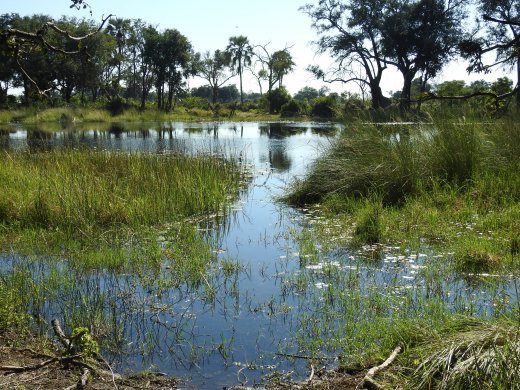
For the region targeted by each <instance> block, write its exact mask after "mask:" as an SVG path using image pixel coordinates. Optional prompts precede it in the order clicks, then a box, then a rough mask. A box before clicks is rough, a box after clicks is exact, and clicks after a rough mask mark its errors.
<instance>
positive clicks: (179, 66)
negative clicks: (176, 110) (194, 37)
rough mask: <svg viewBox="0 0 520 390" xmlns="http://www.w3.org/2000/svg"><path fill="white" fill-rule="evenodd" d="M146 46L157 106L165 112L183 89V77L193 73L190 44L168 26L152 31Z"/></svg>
mask: <svg viewBox="0 0 520 390" xmlns="http://www.w3.org/2000/svg"><path fill="white" fill-rule="evenodd" d="M148 45H149V46H148V48H147V49H148V52H147V56H148V58H147V60H149V61H150V63H151V66H152V72H153V74H154V81H155V90H156V93H157V108H159V109H160V110H164V111H168V110H171V109H172V108H173V102H174V98H176V97H177V96H178V95H179V94H180V93H181V92H182V91H183V87H184V85H185V83H184V78H186V77H188V76H189V75H194V74H195V70H194V68H193V66H192V65H193V63H192V61H191V60H192V56H193V51H192V47H191V43H190V42H189V41H188V39H187V38H186V37H185V36H184V35H182V34H181V33H180V32H179V31H177V30H172V29H168V30H165V31H164V32H163V33H160V34H157V35H154V34H152V35H151V37H150V40H149V41H148Z"/></svg>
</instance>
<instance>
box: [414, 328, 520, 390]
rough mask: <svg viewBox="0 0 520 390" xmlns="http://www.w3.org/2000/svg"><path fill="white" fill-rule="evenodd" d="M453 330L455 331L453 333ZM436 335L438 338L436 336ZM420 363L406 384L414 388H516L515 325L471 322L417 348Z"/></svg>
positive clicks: (519, 381)
mask: <svg viewBox="0 0 520 390" xmlns="http://www.w3.org/2000/svg"><path fill="white" fill-rule="evenodd" d="M454 330H455V331H454ZM439 336H440V337H439ZM413 353H414V354H415V357H416V358H417V357H419V358H420V360H421V363H420V364H419V365H418V367H417V368H416V370H415V372H414V373H413V375H412V378H411V379H412V380H411V381H410V388H416V389H427V388H428V389H430V388H435V389H450V390H451V389H460V390H462V389H464V390H466V389H467V390H471V389H517V388H518V387H519V386H520V372H519V371H518V365H519V364H520V340H519V334H518V325H517V324H511V323H503V322H497V323H488V322H482V321H471V322H468V321H466V322H464V323H461V324H459V326H458V327H452V328H451V329H450V330H449V332H448V334H442V333H441V334H440V335H438V337H436V338H433V339H430V340H428V341H426V342H424V343H423V344H422V345H420V346H418V347H417V348H416V349H415V350H414V351H413Z"/></svg>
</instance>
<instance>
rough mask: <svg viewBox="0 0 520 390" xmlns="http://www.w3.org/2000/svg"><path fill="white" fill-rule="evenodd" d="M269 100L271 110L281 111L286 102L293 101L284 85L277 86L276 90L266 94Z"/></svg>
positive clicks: (274, 111)
mask: <svg viewBox="0 0 520 390" xmlns="http://www.w3.org/2000/svg"><path fill="white" fill-rule="evenodd" d="M266 98H267V100H268V101H269V108H270V112H273V113H279V112H280V110H281V109H282V107H283V105H284V104H287V103H289V102H290V101H291V95H289V92H287V90H286V89H285V88H284V87H280V88H276V89H275V90H273V91H271V92H269V93H267V94H266Z"/></svg>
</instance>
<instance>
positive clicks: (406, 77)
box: [399, 71, 415, 111]
mask: <svg viewBox="0 0 520 390" xmlns="http://www.w3.org/2000/svg"><path fill="white" fill-rule="evenodd" d="M401 73H402V74H403V90H402V91H401V100H400V102H399V108H400V109H401V110H402V111H408V110H410V100H411V92H412V80H413V78H414V76H415V74H414V73H413V72H410V71H401Z"/></svg>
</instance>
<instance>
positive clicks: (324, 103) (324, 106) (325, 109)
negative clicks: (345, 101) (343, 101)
mask: <svg viewBox="0 0 520 390" xmlns="http://www.w3.org/2000/svg"><path fill="white" fill-rule="evenodd" d="M337 106H338V103H337V99H336V98H335V97H334V96H320V97H317V98H316V99H314V100H313V101H312V102H311V115H312V116H317V117H320V118H334V117H335V116H336V114H337Z"/></svg>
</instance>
